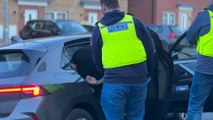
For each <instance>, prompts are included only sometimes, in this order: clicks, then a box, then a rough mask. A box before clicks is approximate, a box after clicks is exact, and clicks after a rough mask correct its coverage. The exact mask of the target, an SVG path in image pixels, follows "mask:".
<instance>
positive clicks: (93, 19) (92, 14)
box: [88, 12, 98, 25]
mask: <svg viewBox="0 0 213 120" xmlns="http://www.w3.org/2000/svg"><path fill="white" fill-rule="evenodd" d="M88 21H89V23H91V24H93V25H95V23H96V22H97V21H98V13H96V12H89V15H88Z"/></svg>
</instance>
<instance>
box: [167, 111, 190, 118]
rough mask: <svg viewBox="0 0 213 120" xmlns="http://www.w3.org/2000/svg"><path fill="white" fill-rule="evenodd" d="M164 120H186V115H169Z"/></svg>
mask: <svg viewBox="0 0 213 120" xmlns="http://www.w3.org/2000/svg"><path fill="white" fill-rule="evenodd" d="M166 120H188V114H187V113H169V114H168V115H167V119H166Z"/></svg>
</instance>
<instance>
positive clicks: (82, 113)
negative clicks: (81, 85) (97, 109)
mask: <svg viewBox="0 0 213 120" xmlns="http://www.w3.org/2000/svg"><path fill="white" fill-rule="evenodd" d="M66 120H94V119H93V118H92V116H91V115H90V114H89V113H88V112H87V111H86V110H84V109H80V108H76V109H73V110H72V111H71V112H70V113H69V115H68V116H67V119H66Z"/></svg>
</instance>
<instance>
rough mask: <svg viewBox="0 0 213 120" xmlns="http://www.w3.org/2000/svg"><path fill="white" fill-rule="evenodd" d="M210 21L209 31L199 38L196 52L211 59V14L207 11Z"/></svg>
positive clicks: (212, 55)
mask: <svg viewBox="0 0 213 120" xmlns="http://www.w3.org/2000/svg"><path fill="white" fill-rule="evenodd" d="M208 12H209V19H210V30H209V32H208V33H207V34H205V35H203V36H199V39H198V41H197V47H196V50H197V52H198V53H199V54H201V55H204V56H209V57H213V12H212V11H210V10H208Z"/></svg>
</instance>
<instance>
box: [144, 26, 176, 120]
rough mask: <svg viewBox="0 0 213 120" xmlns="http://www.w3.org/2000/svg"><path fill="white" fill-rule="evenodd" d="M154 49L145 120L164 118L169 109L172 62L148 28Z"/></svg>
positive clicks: (162, 119) (160, 119) (156, 37)
mask: <svg viewBox="0 0 213 120" xmlns="http://www.w3.org/2000/svg"><path fill="white" fill-rule="evenodd" d="M149 33H150V35H151V37H152V41H153V45H154V49H155V68H154V71H153V73H152V75H151V76H152V77H151V81H150V83H149V87H148V95H147V100H146V115H145V120H164V119H165V118H166V116H167V113H168V109H169V101H170V94H171V88H172V81H173V80H172V79H173V74H172V73H173V63H172V59H171V57H170V55H169V53H168V52H166V50H165V49H164V47H163V46H162V43H161V40H160V39H159V37H158V35H157V34H156V33H155V32H153V31H152V30H150V29H149Z"/></svg>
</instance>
